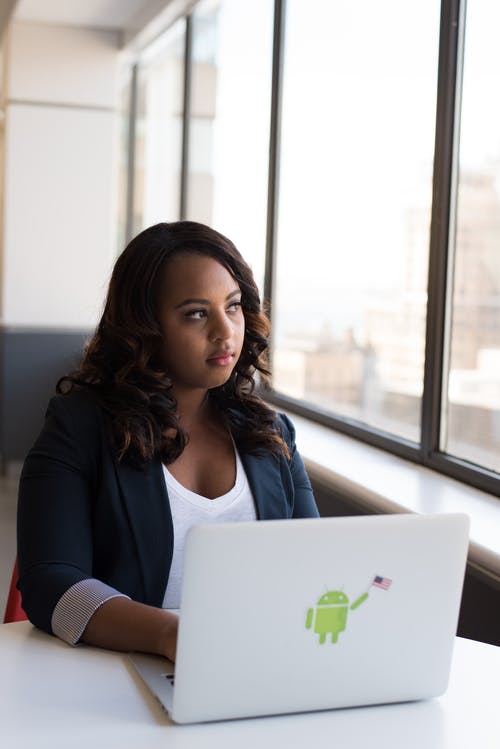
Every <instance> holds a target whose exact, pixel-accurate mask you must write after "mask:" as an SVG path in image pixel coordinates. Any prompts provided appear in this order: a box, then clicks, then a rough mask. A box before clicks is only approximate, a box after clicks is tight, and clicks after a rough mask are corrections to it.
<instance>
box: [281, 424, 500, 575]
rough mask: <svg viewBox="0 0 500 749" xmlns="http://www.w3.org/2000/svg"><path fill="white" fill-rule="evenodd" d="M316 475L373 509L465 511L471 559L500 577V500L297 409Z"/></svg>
mask: <svg viewBox="0 0 500 749" xmlns="http://www.w3.org/2000/svg"><path fill="white" fill-rule="evenodd" d="M290 417H291V418H292V420H293V423H294V425H295V428H296V430H297V447H298V450H299V452H300V453H301V455H302V458H303V460H304V462H305V464H306V468H307V469H308V471H309V473H310V475H311V478H313V479H314V478H316V479H317V480H319V481H321V483H322V484H323V485H325V486H327V487H328V488H331V490H332V492H335V490H337V491H338V492H339V493H341V494H342V495H343V496H348V497H350V498H352V500H353V502H355V503H356V504H357V505H358V506H360V507H362V508H364V509H366V511H367V512H375V513H385V512H416V513H443V512H464V513H465V514H467V515H469V517H470V519H471V531H470V547H469V565H470V566H472V567H473V568H475V569H476V570H477V571H478V572H480V573H482V574H485V575H487V576H488V577H489V578H491V579H492V580H493V581H495V582H496V583H500V500H499V499H498V498H497V497H495V496H493V495H491V494H486V493H485V492H482V491H479V490H478V489H474V488H473V487H470V486H467V485H466V484H462V483H460V482H459V481H456V480H455V479H451V478H448V477H446V476H443V475H441V474H439V473H437V472H436V471H433V470H431V469H429V468H424V467H423V466H419V465H415V464H414V463H411V462H409V461H405V460H403V459H402V458H398V457H397V456H395V455H392V454H391V453H388V452H385V451H384V450H380V449H378V448H375V447H371V446H369V445H366V444H364V443H362V442H360V441H358V440H355V439H353V438H351V437H347V436H345V435H343V434H340V433H339V432H335V431H333V430H331V429H328V428H327V427H324V426H321V425H319V424H315V423H313V422H311V421H308V420H307V419H305V418H303V417H299V416H296V415H295V414H293V413H291V414H290Z"/></svg>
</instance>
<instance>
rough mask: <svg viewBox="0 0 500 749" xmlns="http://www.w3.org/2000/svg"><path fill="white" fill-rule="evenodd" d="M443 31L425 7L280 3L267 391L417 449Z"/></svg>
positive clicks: (396, 0)
mask: <svg viewBox="0 0 500 749" xmlns="http://www.w3.org/2000/svg"><path fill="white" fill-rule="evenodd" d="M409 24H410V25H411V28H412V33H411V34H410V35H409V34H407V33H406V29H407V28H408V25H409ZM438 38H439V8H438V6H437V4H436V3H435V2H422V3H418V4H412V5H411V8H409V6H408V3H404V2H403V3H402V2H401V0H386V1H385V2H384V3H383V4H380V3H373V2H372V0H357V2H355V3H353V2H351V1H350V0H338V1H337V2H334V3H332V2H324V0H310V2H308V3H303V2H301V0H289V2H288V3H287V16H286V37H285V58H284V73H283V108H282V133H281V158H280V164H281V171H280V175H279V219H278V242H277V248H276V251H277V271H276V284H275V292H274V295H273V309H274V311H275V320H274V331H275V333H274V335H275V345H274V355H273V371H274V386H275V388H276V389H277V390H279V391H281V392H283V393H285V394H288V395H291V396H293V397H294V398H296V399H299V400H305V401H307V402H308V403H310V404H311V405H315V406H320V407H321V408H322V409H324V410H327V411H331V412H335V413H337V414H340V415H343V416H346V417H350V418H354V419H357V420H359V421H362V422H365V423H367V424H369V425H371V426H373V427H376V428H379V429H381V430H384V431H387V432H391V433H393V434H395V435H397V436H401V437H405V438H407V439H409V440H413V441H415V442H418V440H419V435H420V412H421V396H422V388H423V371H424V346H425V312H426V288H427V258H428V248H429V229H430V217H431V200H432V162H433V150H434V125H435V102H436V82H437V49H438ZM423 50H426V54H422V51H423Z"/></svg>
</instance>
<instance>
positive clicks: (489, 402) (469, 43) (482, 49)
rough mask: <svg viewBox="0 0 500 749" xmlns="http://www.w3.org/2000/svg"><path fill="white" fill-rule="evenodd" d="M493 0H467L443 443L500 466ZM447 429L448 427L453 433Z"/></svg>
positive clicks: (499, 75)
mask: <svg viewBox="0 0 500 749" xmlns="http://www.w3.org/2000/svg"><path fill="white" fill-rule="evenodd" d="M496 21H500V6H498V4H497V3H495V2H492V1H491V0H475V2H474V3H468V6H467V20H466V31H465V56H464V79H463V94H462V122H461V135H460V150H459V179H458V195H457V218H456V239H455V261H454V265H455V267H454V274H453V309H452V318H451V321H450V322H451V344H450V365H449V376H448V381H447V383H446V386H445V398H444V405H445V413H444V417H445V418H444V423H445V425H447V430H446V429H444V430H443V435H442V444H441V448H442V449H443V450H445V451H446V452H448V453H450V454H453V455H455V456H457V457H459V458H463V459H465V460H468V461H471V462H473V463H477V464H479V465H482V466H485V467H486V468H489V469H491V470H494V471H497V472H500V99H499V97H498V96H497V94H496V92H497V91H498V87H500V46H499V45H498V39H497V25H496ZM446 432H447V433H446Z"/></svg>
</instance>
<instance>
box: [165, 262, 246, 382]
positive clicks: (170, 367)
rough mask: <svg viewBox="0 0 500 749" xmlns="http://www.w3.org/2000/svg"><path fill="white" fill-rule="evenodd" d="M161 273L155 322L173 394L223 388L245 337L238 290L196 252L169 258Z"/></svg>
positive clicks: (216, 265)
mask: <svg viewBox="0 0 500 749" xmlns="http://www.w3.org/2000/svg"><path fill="white" fill-rule="evenodd" d="M164 273H165V283H164V287H163V296H162V299H161V302H160V311H159V317H160V320H159V322H160V326H161V329H162V333H163V341H164V343H163V360H164V364H165V368H166V371H167V373H168V375H169V377H170V378H171V380H172V383H173V386H174V390H175V389H176V386H177V388H179V389H180V388H183V389H190V390H196V389H203V390H209V389H210V388H215V387H218V386H220V385H223V384H224V383H225V382H226V381H227V380H228V379H229V377H230V375H231V372H232V371H233V369H234V367H235V366H236V363H237V361H238V359H239V356H240V353H241V348H242V345H243V336H244V334H245V319H244V317H243V311H242V308H241V290H240V287H239V286H238V284H237V282H236V281H235V280H234V278H233V277H232V276H231V274H230V273H229V272H228V271H227V270H226V269H225V268H224V266H223V265H221V264H220V263H219V262H217V260H214V258H212V257H209V256H206V255H199V254H197V253H190V252H182V253H179V254H178V255H174V257H173V258H171V259H170V260H169V261H167V264H166V266H165V269H164Z"/></svg>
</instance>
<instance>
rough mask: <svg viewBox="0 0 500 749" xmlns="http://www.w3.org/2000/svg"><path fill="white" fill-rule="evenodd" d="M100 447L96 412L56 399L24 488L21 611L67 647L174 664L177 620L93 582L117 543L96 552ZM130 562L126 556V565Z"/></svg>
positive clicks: (20, 536)
mask: <svg viewBox="0 0 500 749" xmlns="http://www.w3.org/2000/svg"><path fill="white" fill-rule="evenodd" d="M92 406H94V407H92ZM102 439H103V438H102V431H101V429H100V417H99V412H98V410H97V407H96V406H95V404H92V402H89V403H87V402H84V403H83V404H82V402H81V400H80V399H78V400H77V402H75V401H74V400H73V396H67V397H66V396H65V397H63V396H59V397H58V398H55V399H53V401H52V402H51V404H50V406H49V409H48V413H47V419H46V422H45V426H44V429H43V430H42V433H41V435H40V437H39V438H38V440H37V442H36V443H35V445H34V447H33V449H32V450H31V451H30V454H29V456H28V458H27V460H26V462H25V465H24V468H23V473H22V478H21V482H20V492H19V505H18V556H19V570H20V575H19V587H20V590H21V593H22V596H23V607H24V609H25V611H26V613H27V615H28V617H29V619H30V620H31V621H32V622H33V624H35V625H36V626H38V627H40V628H41V629H44V630H45V631H47V632H52V633H54V634H56V635H58V636H59V637H61V638H62V639H63V640H65V641H66V642H68V643H71V644H75V643H76V642H78V641H79V640H80V639H82V640H84V641H86V642H89V643H92V644H94V645H100V646H102V647H109V648H112V649H115V650H142V651H145V652H152V653H159V654H162V655H166V656H167V657H169V658H173V657H175V645H176V632H177V617H176V616H175V615H173V614H171V613H169V612H165V611H163V610H161V609H158V608H155V607H154V606H149V605H146V604H142V603H138V602H135V601H131V600H130V599H129V598H128V597H127V596H125V595H124V594H123V593H121V592H120V590H116V589H115V588H114V587H109V586H108V585H106V584H104V583H103V582H101V581H100V580H97V579H95V578H94V576H93V566H94V565H93V557H94V554H96V553H99V554H101V556H102V555H103V553H104V554H107V553H108V552H109V550H110V548H111V547H112V546H113V545H116V543H117V539H116V538H113V539H112V538H110V539H109V546H107V545H106V547H105V549H104V551H103V547H102V542H101V546H100V547H99V548H100V551H98V550H97V549H96V541H95V532H96V529H95V527H94V526H95V516H94V511H93V507H94V505H95V503H96V501H98V500H97V497H98V487H99V484H100V481H101V471H102V467H101V460H102V458H101V454H102V450H103V443H102ZM110 512H112V510H110ZM123 543H124V541H123V540H122V544H123ZM133 553H134V552H133V549H132V548H131V549H130V554H131V555H132V557H133ZM122 556H123V555H122ZM129 562H131V560H129V559H128V558H127V555H125V556H124V557H123V558H122V559H121V562H120V565H125V566H126V565H127V564H128V563H129ZM132 567H133V565H132ZM124 579H125V578H124ZM118 587H120V586H118ZM126 592H129V591H126Z"/></svg>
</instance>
